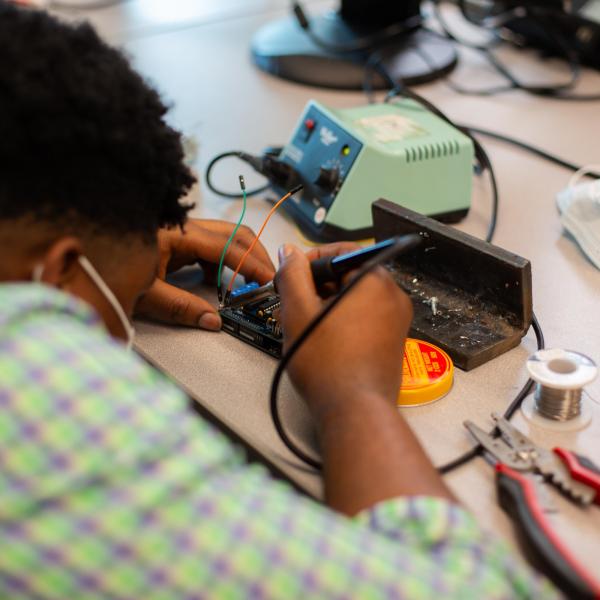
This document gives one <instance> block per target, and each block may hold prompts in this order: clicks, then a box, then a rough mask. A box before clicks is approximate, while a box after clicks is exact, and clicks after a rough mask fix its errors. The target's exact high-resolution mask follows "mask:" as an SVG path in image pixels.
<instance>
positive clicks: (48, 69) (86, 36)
mask: <svg viewBox="0 0 600 600" xmlns="http://www.w3.org/2000/svg"><path fill="white" fill-rule="evenodd" d="M0 56H2V61H1V62H0V243H1V248H2V252H1V253H0V282H1V283H0V539H1V543H2V550H1V551H0V597H2V598H57V599H58V598H60V599H64V598H138V599H139V598H202V597H213V598H252V597H256V598H258V597H274V598H290V597H301V596H306V597H309V598H310V597H316V598H324V597H339V598H341V597H345V598H347V597H356V598H393V597H402V598H429V597H432V596H434V595H438V596H441V597H444V598H449V597H455V598H467V597H471V598H508V597H511V598H512V597H523V598H525V597H536V598H541V597H554V592H553V590H552V588H551V587H550V586H549V584H548V583H547V582H546V581H545V580H543V579H540V578H538V577H536V576H535V575H533V574H532V572H531V571H530V570H529V569H528V568H527V567H526V566H525V565H524V564H523V563H522V562H521V561H520V560H519V559H518V558H517V557H515V555H514V553H513V552H511V551H510V550H509V549H508V548H507V547H506V546H505V545H504V544H502V543H500V542H499V541H497V540H495V539H494V538H493V537H490V536H488V535H487V534H485V533H483V532H482V531H481V530H480V529H479V527H478V526H477V524H476V523H475V521H474V520H473V518H472V517H471V516H470V515H469V514H467V512H465V510H464V509H463V508H461V507H460V506H459V505H458V504H457V502H456V500H455V499H454V498H453V496H452V494H451V492H450V491H449V490H448V489H447V487H446V486H445V485H444V483H443V481H442V480H441V478H440V477H439V476H438V474H437V472H436V471H435V469H434V468H433V466H432V465H431V463H430V461H429V460H428V458H427V457H426V455H425V454H424V452H423V451H422V449H421V448H420V446H419V444H418V442H417V440H416V438H415V437H414V435H413V434H412V432H411V431H410V429H409V428H408V426H407V424H406V423H405V422H404V420H403V419H402V418H401V416H400V415H399V414H398V412H397V410H396V408H395V404H394V400H395V396H396V391H397V389H398V385H399V382H400V376H401V369H400V366H401V363H402V348H403V341H404V338H405V336H406V333H407V330H408V326H409V323H410V318H411V308H410V303H409V301H408V299H407V297H406V296H405V295H404V294H403V293H402V292H401V291H400V290H399V289H398V288H397V286H396V285H395V284H394V283H393V281H392V280H391V279H390V277H388V276H387V275H386V274H385V272H384V271H378V272H375V273H373V274H372V275H370V276H368V277H367V278H366V279H365V281H363V282H361V283H360V284H359V285H358V286H357V287H356V289H355V290H354V291H353V292H352V293H351V294H350V295H349V296H348V297H347V298H346V299H344V301H343V302H342V303H341V304H340V306H339V307H338V308H337V309H336V310H335V311H333V313H332V314H331V315H330V317H329V318H328V319H327V320H326V321H325V322H324V323H323V324H322V326H321V327H320V328H319V329H318V330H317V331H316V332H315V334H314V335H313V336H312V337H311V338H310V340H309V341H308V342H307V344H306V345H305V347H304V348H303V349H302V350H301V351H300V352H299V354H298V356H297V357H296V359H295V360H294V361H293V363H292V364H291V367H290V370H289V373H290V376H291V378H292V381H293V383H294V385H295V386H296V388H297V389H298V391H299V392H300V393H301V395H302V396H303V398H304V399H305V400H306V402H307V404H308V406H309V408H310V410H311V412H312V415H313V417H314V420H315V424H316V427H317V430H318V434H319V441H320V446H321V451H322V456H323V461H324V466H325V468H324V486H325V498H326V500H325V503H326V505H325V506H323V505H321V504H318V503H316V502H314V501H313V500H310V499H308V498H306V497H304V496H301V495H299V494H298V493H297V492H295V491H294V490H292V489H291V488H290V487H288V486H287V485H285V484H283V483H280V482H276V481H274V480H273V479H271V478H270V476H269V474H268V473H267V472H266V471H265V470H264V469H263V468H262V467H260V466H257V465H249V464H247V463H246V462H245V460H244V457H243V454H242V452H241V451H240V450H239V449H238V448H236V447H235V446H234V445H232V443H230V441H229V440H228V439H226V438H225V437H224V436H222V435H221V434H220V433H218V432H217V431H215V430H214V429H213V428H212V427H211V426H210V425H209V424H208V423H206V422H205V421H203V420H201V419H199V418H198V417H197V416H195V415H193V414H192V413H191V412H190V411H189V410H188V408H187V400H186V397H185V395H184V394H183V393H182V392H181V391H179V390H178V389H177V388H176V387H174V385H173V384H172V383H171V382H169V381H168V380H167V379H166V378H165V377H164V376H162V375H161V374H159V373H157V372H156V371H154V370H153V369H151V368H150V367H148V366H147V365H146V364H145V363H144V362H143V361H142V360H141V359H139V358H138V357H137V356H136V355H135V354H133V353H130V352H128V350H127V344H128V342H129V341H130V339H131V326H130V323H129V315H131V314H132V312H133V311H134V309H135V307H136V303H137V305H138V307H140V309H141V310H143V312H144V313H145V314H147V315H154V316H157V317H159V318H167V319H169V318H175V319H176V320H179V321H182V322H185V323H187V324H199V325H204V326H206V327H209V328H215V327H218V321H217V320H215V319H216V317H215V314H214V309H212V308H210V307H207V306H206V305H200V304H198V303H197V302H196V301H195V299H191V298H190V297H189V296H187V295H186V294H185V293H182V292H178V291H176V290H173V289H171V288H168V287H167V284H166V283H164V281H163V277H164V275H165V272H166V270H167V269H169V268H177V267H178V266H180V265H183V264H187V263H189V262H196V261H198V260H200V261H206V264H207V265H208V264H209V263H211V262H214V261H216V260H217V257H218V255H219V253H220V251H221V248H222V247H223V243H224V241H225V239H226V237H227V235H228V234H229V232H230V227H231V226H230V225H227V224H224V223H220V222H207V221H192V222H188V223H186V215H187V212H188V209H189V207H188V206H186V205H185V204H182V203H181V202H182V198H183V197H184V196H185V193H186V192H187V190H188V189H189V188H190V186H191V185H192V184H193V177H192V175H191V174H190V172H189V171H188V169H187V168H186V167H185V166H184V165H183V162H182V157H183V153H182V149H181V144H180V138H179V135H178V134H177V133H176V132H175V131H173V130H172V129H171V128H170V127H169V126H168V125H167V124H166V123H165V121H164V120H163V118H164V114H165V108H164V106H163V104H162V103H161V101H160V100H159V97H158V96H157V94H156V93H155V92H154V91H152V90H151V89H150V88H149V87H148V86H147V85H146V84H145V83H144V82H143V80H142V79H141V78H140V77H139V76H138V75H136V74H135V72H134V71H133V70H132V69H131V68H130V66H129V65H128V63H127V61H126V60H125V59H124V58H123V57H122V56H121V55H120V54H119V53H118V52H117V51H115V50H113V49H111V48H109V47H108V46H106V45H105V44H104V43H103V42H101V41H100V40H99V39H98V37H97V36H96V34H95V33H94V32H93V30H92V29H91V28H90V27H89V26H87V25H81V26H78V27H70V26H67V25H63V24H59V23H58V22H57V21H55V20H54V19H52V18H50V17H49V16H47V15H45V14H44V13H39V12H32V11H23V10H19V9H16V8H14V7H10V6H9V5H7V4H5V3H3V2H0ZM161 227H162V228H163V229H162V230H161V231H160V232H159V228H161ZM157 236H158V241H157ZM249 237H250V233H249V232H248V231H246V232H245V233H244V235H243V236H242V238H241V240H240V244H239V246H236V247H235V248H234V250H232V252H231V254H230V256H229V264H234V263H236V262H237V259H238V258H239V254H240V253H241V251H242V250H243V249H244V247H247V245H248V239H249ZM343 249H344V246H343V245H340V246H337V247H330V248H325V249H320V250H316V251H313V252H312V253H311V254H310V255H309V256H308V257H307V256H305V255H304V254H302V253H301V252H299V250H298V249H296V248H294V247H293V246H289V245H287V246H284V247H283V248H282V249H281V250H280V255H279V258H280V261H281V267H280V270H279V272H278V274H277V278H278V285H279V289H280V291H281V295H282V303H283V304H282V306H283V309H282V320H283V326H284V331H285V337H286V343H288V344H289V341H290V340H292V339H293V338H294V337H295V336H296V335H298V332H300V331H301V330H302V329H303V327H305V325H306V324H307V323H308V321H309V320H310V319H311V318H312V317H313V316H314V315H315V313H316V312H317V311H318V310H319V308H320V307H321V306H322V302H323V301H322V300H321V298H319V296H318V295H317V294H316V292H315V289H314V286H313V284H312V280H311V277H310V270H309V259H310V258H314V257H315V256H316V255H318V254H319V253H335V252H339V251H340V250H343ZM208 270H210V269H208ZM246 274H247V275H248V276H251V277H252V278H253V279H254V278H256V279H258V280H260V281H266V280H268V279H270V278H271V277H272V276H273V267H272V265H271V263H270V261H269V259H268V256H267V254H266V252H265V251H264V249H263V248H261V247H259V248H258V249H257V251H256V252H255V253H254V254H253V256H252V258H251V260H250V261H249V262H248V267H247V270H246ZM157 275H158V278H157ZM140 297H141V298H142V300H141V304H140V303H139V298H140ZM375 305H377V310H373V309H372V308H373V306H375ZM292 307H293V308H292ZM210 316H212V317H213V318H212V323H211V322H210V321H211V319H210V318H208V317H210ZM202 319H204V321H202ZM349 323H352V325H351V326H349V325H348V324H349ZM205 335H209V334H205ZM202 340H203V338H202V334H200V333H199V334H198V344H199V345H200V344H202Z"/></svg>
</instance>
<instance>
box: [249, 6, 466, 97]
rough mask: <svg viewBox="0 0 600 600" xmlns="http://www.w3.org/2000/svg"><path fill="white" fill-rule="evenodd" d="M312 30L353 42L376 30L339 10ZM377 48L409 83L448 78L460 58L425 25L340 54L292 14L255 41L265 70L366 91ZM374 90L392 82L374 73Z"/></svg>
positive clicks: (315, 21)
mask: <svg viewBox="0 0 600 600" xmlns="http://www.w3.org/2000/svg"><path fill="white" fill-rule="evenodd" d="M311 29H312V30H313V31H314V32H315V34H316V35H318V36H319V38H320V39H323V40H327V41H328V42H329V43H333V44H338V45H339V44H345V45H347V44H351V43H352V41H353V40H357V39H360V38H361V36H364V35H368V34H370V33H372V32H369V31H357V30H356V29H353V28H351V27H350V26H349V25H348V24H347V23H346V22H344V21H343V20H342V19H341V18H340V16H339V15H338V14H337V13H335V12H330V13H326V14H324V15H321V16H319V17H313V18H312V19H311ZM373 52H377V54H378V56H380V57H381V65H382V67H383V68H384V69H385V72H386V73H387V74H388V75H389V76H390V77H391V78H392V79H393V80H394V81H402V82H404V83H406V84H407V85H414V84H419V83H425V82H428V81H432V80H433V79H437V78H439V77H443V76H444V75H446V74H447V73H449V72H450V71H451V70H452V69H453V68H454V67H455V66H456V62H457V55H456V51H455V50H454V47H453V45H452V43H451V42H450V41H448V40H445V39H443V38H441V37H439V36H436V35H434V34H432V33H430V32H428V31H425V30H424V29H416V30H415V31H413V32H410V33H407V34H405V35H403V36H402V37H398V38H394V40H393V41H390V42H389V43H387V44H385V45H381V46H378V47H377V48H373V49H372V50H369V51H362V52H354V53H350V54H348V53H343V54H340V53H335V52H330V51H327V50H324V49H323V48H321V47H319V46H317V45H316V44H315V43H314V42H313V41H312V40H311V39H310V37H309V36H308V35H307V33H306V32H305V31H304V30H303V29H302V28H301V27H300V26H299V25H298V23H297V22H296V20H295V19H294V18H293V17H289V18H285V19H282V20H280V21H275V22H273V23H269V24H268V25H266V26H265V27H263V28H262V29H260V30H259V31H258V32H257V33H256V35H255V36H254V39H253V41H252V58H253V60H254V62H255V64H256V65H257V66H258V67H259V68H261V69H262V70H263V71H267V72H268V73H272V74H273V75H276V76H277V77H281V78H283V79H289V80H291V81H296V82H298V83H304V84H307V85H312V86H317V87H324V88H332V89H342V90H357V89H362V88H363V87H364V84H365V76H366V65H367V61H368V60H369V57H370V56H371V55H372V54H373ZM371 85H372V87H373V89H388V88H389V87H390V84H389V82H388V81H387V80H386V79H385V78H384V77H382V76H381V75H380V74H378V73H375V72H374V73H373V74H372V83H371Z"/></svg>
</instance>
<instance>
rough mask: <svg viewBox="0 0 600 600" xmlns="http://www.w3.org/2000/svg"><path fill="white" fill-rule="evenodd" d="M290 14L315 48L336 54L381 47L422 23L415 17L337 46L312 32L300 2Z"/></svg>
mask: <svg viewBox="0 0 600 600" xmlns="http://www.w3.org/2000/svg"><path fill="white" fill-rule="evenodd" d="M292 12H293V13H294V16H295V17H296V20H297V21H298V24H299V25H300V27H301V28H302V29H303V30H304V31H305V32H306V35H307V36H308V37H309V38H310V40H311V41H312V42H313V43H314V44H315V45H316V46H318V47H319V48H322V49H323V50H327V51H329V52H334V53H336V54H352V53H356V52H363V51H368V50H372V49H373V48H375V47H377V46H383V45H385V44H386V43H388V42H390V41H391V40H393V39H395V38H397V37H399V36H401V35H403V34H405V33H409V32H411V31H413V30H414V29H416V28H417V27H418V26H419V25H420V24H421V23H422V21H423V19H422V17H421V16H420V15H417V16H416V17H413V18H412V19H408V20H406V21H402V22H401V23H394V24H392V25H389V26H388V27H386V28H385V29H383V30H381V31H378V32H377V33H374V34H369V35H365V36H363V37H361V38H358V39H357V40H356V41H354V42H351V43H349V44H338V43H334V42H330V41H328V40H325V39H323V38H321V37H320V36H318V35H317V34H316V33H315V32H314V30H313V28H312V27H311V23H310V19H309V18H308V17H307V16H306V12H305V11H304V9H303V7H302V4H301V3H300V2H292Z"/></svg>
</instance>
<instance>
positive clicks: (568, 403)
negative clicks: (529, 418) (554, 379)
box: [534, 383, 583, 422]
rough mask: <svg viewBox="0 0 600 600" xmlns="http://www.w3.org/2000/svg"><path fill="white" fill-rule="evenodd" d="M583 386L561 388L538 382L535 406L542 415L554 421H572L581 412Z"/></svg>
mask: <svg viewBox="0 0 600 600" xmlns="http://www.w3.org/2000/svg"><path fill="white" fill-rule="evenodd" d="M582 392H583V388H578V389H573V390H559V389H555V388H551V387H548V386H545V385H541V384H539V383H538V384H537V386H536V389H535V395H534V399H535V407H536V409H537V411H538V413H539V414H540V415H542V417H546V418H547V419H552V420H553V421H561V422H564V421H570V420H571V419H574V418H575V417H578V416H579V415H580V414H581V396H582Z"/></svg>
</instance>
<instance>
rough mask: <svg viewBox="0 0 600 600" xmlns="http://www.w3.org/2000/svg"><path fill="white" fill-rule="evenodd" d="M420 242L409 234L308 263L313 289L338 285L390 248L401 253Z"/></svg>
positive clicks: (415, 236) (413, 235)
mask: <svg viewBox="0 0 600 600" xmlns="http://www.w3.org/2000/svg"><path fill="white" fill-rule="evenodd" d="M421 241H422V238H421V237H420V236H419V235H417V234H415V233H410V234H407V235H403V236H398V237H393V238H389V239H387V240H383V241H381V242H377V243H376V244H372V245H371V246H367V247H365V248H360V249H359V250H355V251H354V252H348V253H347V254H342V255H340V256H334V257H331V256H328V257H323V258H318V259H316V260H313V261H312V262H311V263H310V268H311V271H312V276H313V280H314V282H315V287H316V288H317V290H319V289H320V288H321V287H322V286H324V285H325V284H326V283H338V282H339V281H340V280H341V278H342V277H343V276H344V275H346V273H350V271H353V270H355V269H358V268H360V267H361V266H362V265H364V264H365V263H366V262H367V261H368V260H370V259H371V258H373V257H374V256H377V255H378V254H379V253H380V252H383V251H384V250H387V249H388V248H391V247H392V246H396V247H398V251H399V253H403V252H407V251H409V250H411V249H412V248H414V247H416V246H418V245H419V244H420V243H421Z"/></svg>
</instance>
